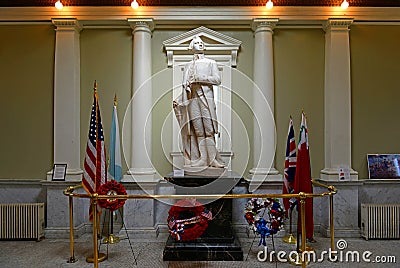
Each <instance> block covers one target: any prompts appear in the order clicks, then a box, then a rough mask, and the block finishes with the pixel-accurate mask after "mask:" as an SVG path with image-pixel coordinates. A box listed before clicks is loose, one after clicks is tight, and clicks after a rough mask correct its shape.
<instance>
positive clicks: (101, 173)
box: [82, 82, 107, 220]
mask: <svg viewBox="0 0 400 268" xmlns="http://www.w3.org/2000/svg"><path fill="white" fill-rule="evenodd" d="M106 174H107V169H106V150H105V146H104V134H103V126H102V124H101V116H100V109H99V102H98V97H97V91H96V82H95V86H94V94H93V105H92V112H91V116H90V127H89V137H88V141H87V145H86V154H85V162H84V171H83V176H82V185H83V188H84V189H85V190H86V192H88V193H89V194H93V193H96V192H97V191H98V189H99V187H100V185H102V184H104V183H105V182H106V181H107V177H106ZM89 215H90V216H89V219H90V220H92V217H93V214H92V212H91V210H89Z"/></svg>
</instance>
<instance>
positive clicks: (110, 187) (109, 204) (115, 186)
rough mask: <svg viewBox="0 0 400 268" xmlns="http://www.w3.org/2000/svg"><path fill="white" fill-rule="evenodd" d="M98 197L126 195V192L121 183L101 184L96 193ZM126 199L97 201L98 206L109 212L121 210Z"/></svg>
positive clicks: (113, 181) (109, 182)
mask: <svg viewBox="0 0 400 268" xmlns="http://www.w3.org/2000/svg"><path fill="white" fill-rule="evenodd" d="M97 193H98V194H99V195H109V196H113V195H126V190H125V188H124V186H123V185H122V184H121V183H118V182H117V181H116V180H111V181H108V182H106V183H104V184H102V185H101V186H100V188H99V190H98V192H97ZM125 201H126V199H117V198H109V199H99V201H98V203H99V206H100V207H102V208H107V209H109V210H111V211H114V210H117V209H119V208H121V207H122V206H123V205H124V204H125Z"/></svg>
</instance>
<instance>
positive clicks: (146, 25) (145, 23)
mask: <svg viewBox="0 0 400 268" xmlns="http://www.w3.org/2000/svg"><path fill="white" fill-rule="evenodd" d="M128 23H129V25H130V26H131V28H132V30H133V31H132V33H133V34H134V33H135V32H137V31H145V32H149V33H150V34H151V32H152V31H153V30H154V20H153V19H152V18H137V19H128Z"/></svg>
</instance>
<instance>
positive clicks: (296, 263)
mask: <svg viewBox="0 0 400 268" xmlns="http://www.w3.org/2000/svg"><path fill="white" fill-rule="evenodd" d="M288 262H289V263H290V264H291V265H294V266H303V262H302V261H301V258H297V259H296V260H295V261H293V260H291V259H290V258H288ZM309 263H310V262H309V261H305V264H306V265H308V264H309Z"/></svg>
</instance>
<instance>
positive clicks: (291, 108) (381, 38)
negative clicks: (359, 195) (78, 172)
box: [0, 25, 400, 180]
mask: <svg viewBox="0 0 400 268" xmlns="http://www.w3.org/2000/svg"><path fill="white" fill-rule="evenodd" d="M216 30H217V31H219V32H222V33H224V34H226V35H229V36H232V37H233V38H236V39H238V40H241V41H242V42H243V43H242V46H241V49H240V51H239V54H238V65H237V68H235V69H234V71H233V73H234V74H235V75H233V77H232V79H233V80H232V90H233V93H234V94H233V99H232V109H233V111H234V112H235V113H236V114H238V118H236V119H234V120H233V122H232V127H233V133H232V139H233V141H232V142H233V151H234V152H235V156H234V159H233V161H234V162H233V164H234V166H235V165H236V164H238V163H242V162H243V161H247V160H249V162H248V163H247V166H246V171H248V170H249V169H250V168H252V167H253V156H252V153H250V156H247V155H246V154H245V153H243V151H245V150H248V149H247V147H246V146H245V143H242V142H241V141H242V140H241V139H242V136H241V134H242V133H241V132H240V131H238V127H237V126H239V125H240V124H244V126H245V128H246V130H247V133H246V134H247V135H248V137H249V139H250V149H252V148H251V146H252V145H251V144H252V136H253V117H252V113H251V109H250V104H252V97H251V96H252V91H251V90H252V88H251V87H250V86H249V85H248V84H247V82H246V81H245V80H246V79H251V78H252V73H253V57H254V56H253V53H254V52H253V48H254V37H253V32H252V31H251V30H223V29H216ZM183 32H185V31H184V30H173V31H167V30H155V31H154V32H153V37H152V68H153V73H154V78H155V80H154V81H155V82H154V83H153V100H154V104H155V105H154V108H153V117H152V119H153V133H152V140H153V149H152V153H153V162H154V163H155V167H156V169H157V171H158V172H159V174H160V175H164V174H165V173H168V172H170V170H171V168H172V166H171V164H170V162H169V159H168V157H169V156H168V155H167V154H166V153H165V152H170V151H171V147H172V146H171V143H168V142H165V140H167V141H168V140H171V139H172V138H171V137H170V135H171V129H170V126H171V120H175V118H174V117H173V114H171V100H172V93H171V92H170V90H169V89H170V87H171V85H172V78H171V74H172V69H168V68H167V60H166V55H165V52H164V51H163V47H162V42H163V41H164V40H166V39H168V38H171V37H173V36H176V35H178V34H180V33H183ZM398 36H400V27H398V26H370V25H353V26H352V27H351V31H350V46H351V74H352V148H351V149H352V159H353V163H352V166H353V168H354V169H355V170H356V171H358V172H359V177H360V178H367V177H368V170H367V162H366V155H367V154H368V153H399V151H400V143H399V142H396V141H397V137H398V136H399V134H400V127H399V126H398V124H397V123H396V122H397V113H396V110H395V109H396V107H397V102H398V99H399V97H400V91H399V88H400V82H399V81H400V80H399V79H398V77H397V76H398V75H397V74H398V73H400V65H399V64H398V63H399V62H400V50H399V49H398V48H399V47H400V39H399V38H397V37H398ZM273 38H274V41H273V42H274V64H275V118H276V131H277V145H276V146H277V150H276V167H277V169H278V170H279V171H280V172H281V173H283V164H284V154H285V146H286V135H287V128H288V121H289V115H292V116H293V120H294V125H295V133H296V139H298V134H299V133H298V132H299V124H300V115H301V110H302V109H303V110H304V111H305V112H306V114H307V117H308V127H309V139H310V153H311V164H312V175H313V177H319V173H320V170H321V169H323V168H324V108H323V103H324V92H323V87H324V84H323V83H324V38H325V37H324V32H323V31H322V30H321V29H279V28H278V29H275V30H274V36H273ZM80 40H81V157H82V162H83V156H84V151H85V148H86V142H87V134H88V127H89V117H90V108H91V104H92V100H93V99H92V98H93V96H92V87H93V82H94V80H97V81H98V91H99V101H100V107H101V111H102V117H103V118H102V119H103V127H104V131H105V137H106V145H107V147H108V142H109V140H108V138H109V129H110V124H111V110H112V104H113V98H114V94H115V93H116V94H117V95H118V99H119V105H118V116H119V121H120V125H121V128H122V127H123V122H124V121H125V122H127V124H126V125H125V126H124V130H125V131H123V133H124V134H125V139H124V140H125V141H126V142H128V144H124V146H126V147H128V148H129V147H130V144H129V142H130V137H129V136H126V135H127V133H129V132H127V131H126V130H129V129H130V118H129V116H130V115H128V118H127V119H125V110H126V108H127V107H128V103H129V101H130V98H131V87H132V81H131V74H132V66H131V64H132V34H131V29H129V28H126V29H84V30H83V31H82V32H81V36H80ZM0 43H1V46H0V59H1V60H0V83H1V84H0V85H1V87H0V90H1V93H2V97H1V98H0V109H1V110H0V113H1V119H2V120H1V122H2V125H3V129H5V130H7V131H2V132H1V133H0V148H1V151H0V179H37V180H42V179H45V174H46V172H47V171H49V170H50V169H51V168H52V164H53V163H52V159H53V72H54V47H55V31H54V27H53V26H52V25H32V26H27V25H23V26H22V25H19V26H8V25H4V26H0ZM239 74H240V75H239ZM243 77H246V79H243ZM243 95H246V96H247V97H248V98H247V99H248V100H250V103H246V102H245V101H244V100H243V98H242V97H241V96H243ZM124 119H125V120H124ZM245 147H246V148H245ZM245 155H246V157H245ZM247 157H248V158H249V159H247ZM124 171H126V164H125V163H124Z"/></svg>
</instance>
